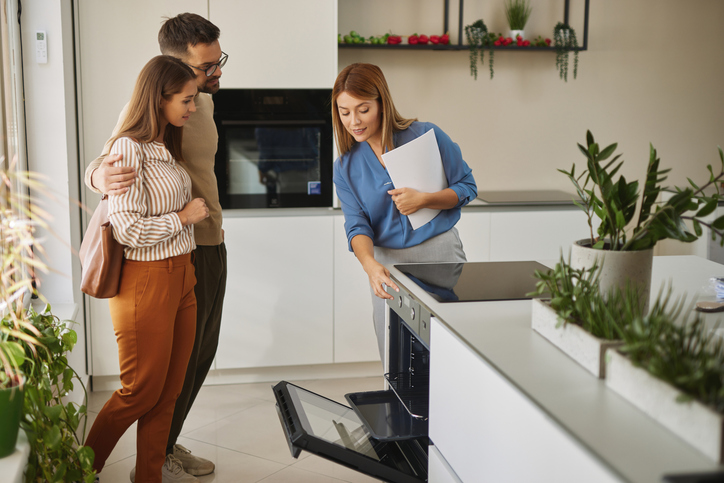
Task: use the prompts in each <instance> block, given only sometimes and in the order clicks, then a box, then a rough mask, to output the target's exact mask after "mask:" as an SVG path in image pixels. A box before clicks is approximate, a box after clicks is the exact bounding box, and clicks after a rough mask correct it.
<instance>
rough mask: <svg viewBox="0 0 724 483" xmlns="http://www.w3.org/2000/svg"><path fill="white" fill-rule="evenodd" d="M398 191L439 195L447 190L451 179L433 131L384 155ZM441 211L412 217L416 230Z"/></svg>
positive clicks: (421, 211) (422, 210)
mask: <svg viewBox="0 0 724 483" xmlns="http://www.w3.org/2000/svg"><path fill="white" fill-rule="evenodd" d="M382 160H383V161H384V162H385V166H386V167H387V172H388V173H389V174H390V178H392V183H393V184H394V186H395V188H413V189H416V190H417V191H422V192H424V193H435V192H437V191H441V190H444V189H445V188H447V177H446V176H445V170H444V169H443V166H442V159H441V158H440V150H439V149H438V147H437V138H436V137H435V131H433V130H432V129H430V130H429V131H428V132H426V133H425V134H423V135H422V136H420V137H419V138H417V139H414V140H412V141H410V142H409V143H407V144H404V145H402V146H400V147H399V148H395V149H393V150H392V151H388V152H386V153H385V154H383V155H382ZM438 213H440V210H432V209H430V208H422V209H421V210H418V211H416V212H415V213H412V214H411V215H409V216H408V218H409V219H410V224H411V225H412V229H413V230H417V229H418V228H420V227H421V226H423V225H425V224H426V223H429V222H430V220H432V219H433V218H435V217H436V216H437V214H438Z"/></svg>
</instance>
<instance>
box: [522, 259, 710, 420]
mask: <svg viewBox="0 0 724 483" xmlns="http://www.w3.org/2000/svg"><path fill="white" fill-rule="evenodd" d="M598 274H599V268H598V267H596V266H594V267H593V268H591V269H589V270H587V269H574V268H572V267H571V266H570V264H568V263H566V262H565V260H564V259H563V257H562V256H561V260H560V262H558V263H557V264H556V266H555V268H554V269H550V270H548V271H546V272H542V271H536V272H535V275H534V276H535V278H537V279H538V282H537V283H536V291H535V292H533V293H532V294H530V295H546V294H547V295H548V296H550V302H549V303H550V305H551V307H552V308H553V309H554V310H555V311H556V313H557V314H558V318H559V321H560V322H559V326H560V325H563V324H565V323H574V324H577V325H579V326H581V327H582V328H583V329H584V330H586V331H587V332H589V333H591V334H592V335H594V336H596V337H599V338H602V339H607V340H622V341H623V342H624V345H623V346H622V347H621V348H619V349H618V350H619V351H621V352H622V353H624V354H626V355H627V356H628V357H629V359H630V360H631V362H633V364H634V365H636V366H639V367H642V368H643V369H645V370H647V371H648V372H649V373H650V374H652V375H653V376H655V377H657V378H659V379H661V380H663V381H665V382H667V383H669V384H671V385H672V386H674V387H676V388H677V389H679V390H680V391H681V392H682V396H681V397H680V401H682V402H684V401H690V400H692V399H696V400H698V401H699V402H701V403H702V404H705V405H707V406H709V407H710V408H712V409H713V410H715V411H717V412H718V413H722V414H724V339H722V338H721V337H719V336H717V335H716V334H715V332H714V331H713V330H712V329H710V328H707V327H706V325H705V324H704V319H703V317H702V316H701V314H699V313H698V312H694V311H693V310H692V306H690V305H687V304H686V300H685V297H682V298H681V299H679V300H677V301H672V299H671V288H669V289H668V291H666V292H664V290H663V289H662V291H661V292H660V293H659V295H658V296H657V298H656V300H655V301H654V302H653V306H652V307H651V309H650V310H649V313H648V314H643V313H642V310H641V304H640V295H639V292H638V291H637V290H636V289H633V288H632V287H628V288H627V289H626V290H619V289H613V290H611V291H610V292H608V293H606V294H602V293H601V292H600V291H599V289H598V277H599V275H598ZM646 296H648V294H646ZM692 314H693V315H692Z"/></svg>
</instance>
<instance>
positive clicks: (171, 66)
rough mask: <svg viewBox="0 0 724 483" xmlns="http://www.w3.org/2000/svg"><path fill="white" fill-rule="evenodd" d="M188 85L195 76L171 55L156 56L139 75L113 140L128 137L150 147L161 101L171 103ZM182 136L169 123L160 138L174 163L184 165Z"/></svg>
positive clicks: (157, 131) (157, 126)
mask: <svg viewBox="0 0 724 483" xmlns="http://www.w3.org/2000/svg"><path fill="white" fill-rule="evenodd" d="M189 81H192V82H194V83H196V75H195V74H194V71H192V70H191V68H190V67H189V66H187V65H186V64H184V63H183V62H181V61H180V60H179V59H177V58H175V57H171V56H170V55H157V56H156V57H154V58H153V59H151V60H149V61H148V63H147V64H146V65H145V66H144V67H143V69H141V73H140V74H138V79H137V80H136V86H135V87H134V88H133V94H132V95H131V102H130V103H129V104H128V113H127V115H126V118H125V119H124V121H123V124H121V128H120V130H119V131H118V134H117V135H116V136H115V137H114V138H113V140H114V141H115V140H116V139H118V138H120V137H129V138H133V139H135V140H136V141H138V142H141V143H150V142H152V141H153V140H154V139H156V138H157V137H158V135H159V134H161V124H162V123H161V119H162V116H163V112H162V111H161V99H165V100H167V101H168V100H171V98H172V97H173V95H174V94H178V93H179V92H181V91H182V90H183V88H184V87H186V84H188V83H189ZM182 133H183V128H181V127H176V126H174V125H173V124H170V123H168V124H167V125H166V131H165V132H164V135H163V142H164V144H165V145H166V149H168V150H169V152H170V153H171V155H172V156H173V157H174V158H176V160H177V161H178V160H181V161H183V157H182V154H181V137H182Z"/></svg>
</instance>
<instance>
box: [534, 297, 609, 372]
mask: <svg viewBox="0 0 724 483" xmlns="http://www.w3.org/2000/svg"><path fill="white" fill-rule="evenodd" d="M532 303H533V307H532V317H531V326H532V327H533V330H535V331H536V332H538V333H539V334H540V335H542V336H543V337H545V338H546V339H548V341H549V342H550V343H551V344H553V345H554V346H556V347H558V348H559V349H560V350H562V351H563V352H564V353H565V354H566V355H567V356H568V357H570V358H571V359H573V360H574V361H576V362H577V363H578V364H580V365H581V366H583V367H584V368H585V369H586V370H587V371H588V372H590V373H591V374H593V375H594V376H596V377H598V378H600V379H604V378H605V377H606V360H605V354H606V350H607V349H609V348H616V347H620V346H621V345H622V344H623V342H621V341H612V340H605V339H599V338H598V337H594V336H593V335H591V334H590V333H588V332H586V331H585V330H583V329H582V328H581V327H580V326H578V325H576V324H565V325H561V326H560V327H556V326H557V325H558V315H557V314H556V311H555V310H553V309H552V308H551V306H550V305H548V303H547V301H545V300H540V299H533V300H532Z"/></svg>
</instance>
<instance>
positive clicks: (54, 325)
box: [0, 305, 95, 483]
mask: <svg viewBox="0 0 724 483" xmlns="http://www.w3.org/2000/svg"><path fill="white" fill-rule="evenodd" d="M26 321H27V323H28V325H29V326H31V327H32V329H31V328H29V327H26V326H23V327H21V328H20V331H21V332H22V333H23V334H25V335H27V336H31V338H30V339H27V338H22V337H18V336H17V335H20V334H17V331H18V327H17V326H15V325H14V323H13V321H12V320H11V318H10V317H9V316H6V317H5V318H3V319H2V321H1V322H0V325H1V326H2V327H3V328H4V329H12V330H5V331H3V332H2V336H3V342H6V343H9V344H10V343H11V344H12V347H15V348H20V349H21V350H20V351H16V350H14V349H13V350H12V356H11V357H12V359H13V360H12V362H13V364H14V365H16V366H17V367H18V368H19V373H21V374H22V375H23V376H24V377H25V384H24V392H25V400H24V405H23V414H22V419H21V422H20V426H21V428H22V429H24V430H25V432H26V433H27V435H28V440H29V442H30V447H31V449H30V457H29V460H28V467H27V469H26V472H25V481H26V482H48V481H49V482H56V481H64V482H65V481H73V482H80V481H83V482H86V483H92V482H93V479H94V476H95V471H94V470H93V458H94V454H93V450H92V449H91V448H90V447H88V446H83V439H84V437H85V436H84V435H85V430H86V420H87V411H86V406H85V405H82V406H78V405H77V404H75V403H73V402H67V403H66V402H65V401H63V398H64V397H65V396H67V395H68V394H69V393H70V392H71V391H72V390H73V388H74V384H75V383H76V382H77V383H79V384H81V386H82V388H83V392H84V393H85V392H86V390H85V386H83V383H82V381H81V380H80V377H79V376H78V374H77V373H76V372H75V371H74V370H73V369H72V368H71V367H70V366H69V365H68V360H67V358H66V354H67V353H68V352H70V351H71V350H72V349H73V346H74V345H75V344H76V342H77V335H76V333H75V331H74V330H71V329H69V328H68V324H69V322H61V321H60V320H59V319H58V318H57V317H55V316H53V315H52V314H51V312H50V306H49V305H47V306H46V307H45V309H44V310H43V311H42V312H41V313H40V314H38V313H37V312H36V311H35V310H34V309H33V308H32V307H31V308H29V309H28V310H27V312H26ZM12 334H15V335H12ZM29 340H32V342H29Z"/></svg>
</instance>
